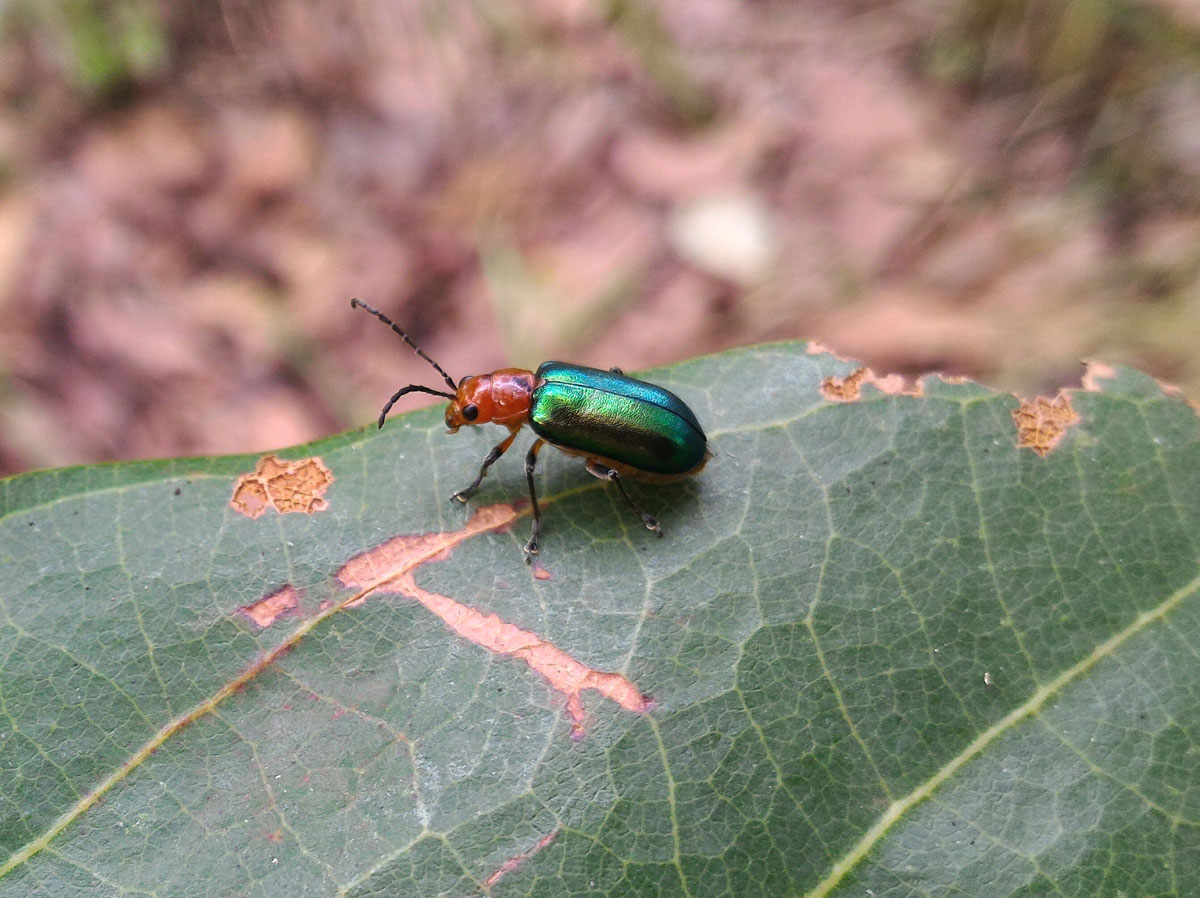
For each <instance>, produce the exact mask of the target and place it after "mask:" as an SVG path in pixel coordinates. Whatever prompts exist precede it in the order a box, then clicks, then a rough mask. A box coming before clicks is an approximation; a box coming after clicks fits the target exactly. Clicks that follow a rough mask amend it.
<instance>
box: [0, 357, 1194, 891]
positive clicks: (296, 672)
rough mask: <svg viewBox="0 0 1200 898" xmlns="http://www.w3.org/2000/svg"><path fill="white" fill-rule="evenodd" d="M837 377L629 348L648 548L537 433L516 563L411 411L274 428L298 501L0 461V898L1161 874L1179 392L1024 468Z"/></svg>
mask: <svg viewBox="0 0 1200 898" xmlns="http://www.w3.org/2000/svg"><path fill="white" fill-rule="evenodd" d="M854 368H855V366H854V365H853V364H851V363H847V362H842V361H839V360H836V359H833V358H831V357H828V356H820V355H813V354H809V353H808V352H806V350H805V349H804V347H802V346H796V345H778V346H767V347H761V348H756V349H749V350H741V351H735V352H731V353H727V354H724V355H719V356H714V357H711V358H705V359H699V360H696V361H693V362H691V363H687V364H683V365H680V366H678V367H675V368H672V369H670V370H668V371H663V372H657V373H656V374H655V375H653V378H652V379H654V380H655V381H656V382H658V383H662V384H664V385H665V386H668V387H669V388H671V389H672V390H674V391H675V392H677V393H679V394H680V395H681V396H683V397H684V398H685V399H686V400H687V401H688V402H689V404H691V405H692V407H693V408H694V409H695V410H696V412H697V414H698V416H699V417H700V420H701V421H703V422H704V423H705V426H706V428H707V429H708V432H709V436H710V439H711V443H712V447H713V449H714V450H715V453H716V455H715V457H714V459H713V461H712V462H711V463H710V464H709V466H708V468H707V469H706V470H705V471H704V472H703V473H702V474H700V475H699V476H698V477H696V478H694V479H692V480H688V481H684V482H681V483H679V484H674V485H668V486H657V487H654V486H645V487H640V486H636V485H635V486H633V487H631V490H632V491H633V492H634V495H635V498H637V499H638V500H639V501H640V502H642V503H643V504H644V505H645V506H646V507H647V508H648V509H650V510H651V511H653V512H655V513H657V514H658V515H659V516H660V519H661V521H662V524H663V527H664V529H665V531H666V537H665V538H664V539H662V540H657V539H654V538H653V536H652V535H651V534H649V533H647V532H646V530H645V529H644V528H643V527H642V526H641V523H640V522H639V521H638V520H637V519H636V518H635V517H634V516H633V515H631V514H630V513H629V511H628V509H627V508H626V507H625V506H624V505H623V503H622V502H621V500H620V497H619V496H617V495H615V493H614V491H613V490H611V489H607V488H606V487H605V485H604V484H602V483H600V482H599V481H597V480H594V479H593V478H590V477H588V476H587V475H586V473H585V472H584V471H583V470H582V466H581V465H580V464H579V462H578V460H575V459H568V458H566V457H564V456H561V455H559V454H558V453H551V452H544V453H543V454H542V458H543V465H544V469H539V470H540V473H539V475H538V476H539V486H540V490H541V495H542V499H543V513H544V522H545V530H544V539H543V546H542V557H541V563H542V565H543V566H544V575H545V576H547V577H548V579H538V578H537V577H535V576H532V575H531V570H530V568H528V567H526V565H525V564H524V563H523V560H522V554H521V546H522V544H523V542H524V539H525V537H526V533H527V528H528V507H527V506H526V505H523V504H521V500H522V499H523V496H524V491H525V489H524V476H523V473H522V471H521V465H520V457H521V452H522V450H521V448H520V447H521V446H522V445H523V444H519V446H518V448H517V449H514V450H513V451H512V452H511V453H510V456H512V457H507V458H505V459H502V460H501V461H500V462H499V463H497V464H496V466H495V467H494V468H493V469H492V473H491V474H490V476H489V477H488V478H487V480H486V481H485V483H484V487H483V489H481V491H480V492H479V493H478V494H477V496H476V497H475V498H474V499H473V500H472V503H471V506H472V507H471V508H464V507H462V506H460V505H458V504H453V503H450V502H448V501H447V497H448V496H449V495H450V494H451V493H452V492H453V491H454V490H455V489H457V488H459V487H461V486H463V485H465V484H466V483H467V482H469V481H470V479H471V478H472V477H473V476H474V474H475V472H476V470H477V466H478V464H479V463H480V461H481V460H482V458H483V456H484V454H485V453H486V451H487V449H488V448H490V447H491V445H492V443H493V441H495V440H496V439H498V437H499V435H502V432H500V431H498V429H496V428H487V429H485V428H480V429H479V431H478V432H476V431H463V432H462V433H460V434H459V435H457V436H455V437H450V436H447V435H445V434H444V433H442V427H441V426H440V420H439V419H440V414H439V412H438V411H437V410H428V411H423V412H419V413H416V414H411V415H405V416H400V417H398V418H396V419H393V420H392V421H391V422H390V423H389V425H388V426H387V427H386V428H385V429H384V430H383V431H382V432H378V433H377V432H375V431H374V430H373V429H367V430H363V431H358V432H354V433H349V434H344V435H341V436H339V437H335V438H333V439H330V440H327V441H324V442H321V443H318V444H314V445H311V446H306V447H299V448H297V449H295V450H290V451H289V452H287V453H282V454H283V455H286V456H287V457H288V458H294V459H304V458H309V457H319V458H320V459H321V461H322V462H323V463H324V465H325V466H326V467H327V468H328V469H329V470H330V471H331V472H332V473H333V476H334V478H335V480H334V481H333V482H332V484H330V485H329V487H328V490H327V492H326V493H325V500H326V501H327V502H328V507H327V508H326V509H324V510H318V511H314V512H313V513H311V514H279V513H277V512H275V511H272V510H267V511H266V512H265V513H263V514H261V515H260V516H259V517H256V518H249V517H247V516H245V515H244V514H241V513H239V512H238V511H236V510H234V509H233V508H231V507H230V498H231V496H232V495H233V490H234V483H235V480H236V479H237V477H238V475H240V474H243V473H246V472H249V471H251V470H253V469H254V467H255V465H256V463H257V462H258V459H255V458H222V459H203V460H176V461H169V462H147V463H140V464H132V465H115V466H102V467H94V468H82V469H74V470H68V471H52V472H48V473H41V474H32V475H28V476H25V477H19V478H15V479H12V480H8V481H5V482H3V483H0V563H2V565H3V577H2V578H0V610H2V612H3V617H2V619H0V870H2V875H0V896H9V895H12V896H21V898H27V896H40V895H47V896H48V895H105V896H107V895H162V896H167V895H169V896H189V895H206V896H211V895H262V896H273V895H283V896H288V898H294V896H297V895H334V894H344V895H350V896H358V895H405V896H423V898H427V896H440V895H445V896H470V895H478V894H490V895H494V896H514V895H531V896H633V895H645V896H649V895H665V896H674V895H684V896H693V898H701V896H703V898H710V896H723V895H736V896H752V895H753V896H772V898H774V896H790V895H845V896H851V895H853V896H869V895H874V896H889V898H896V896H910V895H911V896H975V898H990V896H1035V895H1056V896H1062V895H1070V896H1074V895H1079V896H1093V895H1119V894H1129V895H1158V896H1165V895H1174V896H1190V895H1196V894H1200V825H1198V823H1200V788H1198V787H1197V783H1200V750H1198V748H1197V746H1200V696H1198V692H1200V685H1198V684H1200V650H1198V648H1197V647H1198V646H1200V601H1197V590H1198V589H1200V575H1198V569H1197V534H1200V520H1198V517H1200V438H1198V437H1200V435H1198V428H1197V416H1196V414H1195V413H1194V411H1193V410H1192V409H1191V408H1190V407H1189V406H1188V405H1187V404H1186V403H1184V402H1183V401H1182V400H1180V399H1179V398H1177V397H1173V396H1169V395H1164V394H1163V392H1162V391H1161V390H1160V389H1159V387H1158V386H1157V385H1156V384H1155V383H1154V382H1153V381H1151V380H1150V379H1149V378H1146V377H1144V376H1142V375H1139V374H1136V373H1132V372H1126V371H1121V372H1116V373H1112V376H1110V377H1107V378H1106V379H1103V380H1099V379H1098V378H1095V380H1096V381H1097V382H1098V385H1099V387H1100V389H1096V390H1093V391H1083V390H1081V391H1078V392H1072V393H1071V394H1070V395H1069V402H1070V404H1071V406H1072V407H1073V410H1074V412H1075V413H1076V414H1077V415H1078V420H1076V421H1075V422H1074V423H1072V424H1070V425H1069V426H1068V427H1067V429H1066V432H1065V435H1064V436H1063V437H1062V441H1061V442H1060V443H1059V444H1058V445H1057V446H1055V447H1054V448H1052V449H1050V450H1049V451H1048V453H1047V454H1045V455H1044V456H1039V455H1037V454H1035V453H1034V452H1033V451H1031V450H1030V449H1028V448H1018V447H1017V431H1016V427H1015V424H1014V419H1013V411H1014V410H1015V409H1016V408H1017V406H1018V403H1017V401H1016V400H1015V399H1013V398H1012V397H1011V396H1007V395H1003V394H997V393H993V392H991V391H989V390H986V389H984V388H982V387H979V386H977V385H973V384H969V383H947V382H944V381H942V380H939V379H936V378H928V379H926V380H924V381H923V395H922V396H919V397H917V396H909V395H890V394H885V393H882V392H879V391H878V390H876V389H875V388H874V387H872V386H870V385H869V384H864V385H863V387H862V389H863V393H862V396H861V397H860V398H859V399H858V401H854V402H833V401H830V400H828V399H826V398H824V396H823V395H822V383H823V381H824V380H825V378H828V377H833V376H844V375H847V374H849V373H850V372H852V371H853V370H854ZM847 383H848V384H849V386H851V387H852V386H854V385H855V384H856V383H857V381H856V380H854V379H851V380H850V381H848V382H847ZM827 386H836V385H827ZM1065 401H1067V400H1064V402H1065ZM1061 407H1065V405H1064V406H1061ZM485 430H490V431H492V432H488V433H485V432H484V431H485ZM473 515H474V516H473ZM514 515H515V517H514ZM414 534H416V535H419V534H434V535H433V536H431V537H429V538H427V539H426V540H425V541H424V542H421V541H417V540H413V539H400V540H398V541H397V540H393V538H394V537H397V536H405V535H409V536H411V535H414ZM438 534H440V536H439V535H438ZM381 547H382V548H381ZM356 558H357V560H356V561H354V562H353V565H352V566H351V568H346V567H345V565H346V564H347V563H348V562H350V561H351V560H352V559H356ZM389 578H390V579H389ZM287 587H290V588H291V591H288V590H287ZM272 595H274V596H276V597H277V604H275V605H272V606H266V605H260V604H256V603H260V602H261V601H262V600H263V599H264V597H268V596H272ZM359 599H360V600H361V601H355V600H359ZM289 602H291V603H292V604H293V605H294V607H289ZM438 603H441V604H440V605H439V604H438ZM240 609H254V610H255V611H256V613H258V614H259V619H258V622H257V623H256V622H255V620H254V619H253V618H252V617H251V616H250V614H249V612H248V611H244V610H240ZM555 653H557V654H555ZM539 665H540V666H539ZM571 665H575V666H574V667H572V666H571ZM606 674H607V675H611V676H608V677H606V676H605V675H606ZM572 678H574V679H572ZM572 684H573V685H572ZM589 687H596V688H589ZM597 688H600V689H602V690H604V693H603V694H602V692H600V691H597ZM640 693H645V694H648V695H650V696H652V697H653V702H652V703H646V704H642V702H641V698H640ZM4 858H7V860H3V859H4Z"/></svg>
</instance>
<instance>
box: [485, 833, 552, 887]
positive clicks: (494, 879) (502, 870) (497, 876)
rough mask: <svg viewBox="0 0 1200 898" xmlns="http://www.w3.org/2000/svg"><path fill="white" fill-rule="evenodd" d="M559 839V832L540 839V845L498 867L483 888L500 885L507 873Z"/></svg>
mask: <svg viewBox="0 0 1200 898" xmlns="http://www.w3.org/2000/svg"><path fill="white" fill-rule="evenodd" d="M557 838H558V830H554V831H553V832H549V833H546V835H544V836H542V837H541V838H540V839H538V843H537V844H536V845H534V846H533V847H532V848H530V849H529V850H528V851H524V852H522V853H521V854H518V855H514V856H513V857H510V858H509V859H508V860H506V861H505V862H504V863H503V864H501V865H500V866H499V867H497V868H496V872H495V873H493V874H492V875H491V876H489V877H488V878H487V879H485V880H484V881H483V887H484V888H485V889H490V888H491V887H492V886H494V885H495V884H496V883H498V882H499V881H500V880H501V878H503V876H504V875H505V874H506V873H512V872H513V870H516V869H517V868H518V867H519V866H521V863H522V862H523V861H527V860H529V859H530V858H531V857H533V856H534V855H535V854H537V853H538V852H539V851H541V850H542V849H544V848H547V847H549V845H550V843H551V842H553V841H554V840H555V839H557Z"/></svg>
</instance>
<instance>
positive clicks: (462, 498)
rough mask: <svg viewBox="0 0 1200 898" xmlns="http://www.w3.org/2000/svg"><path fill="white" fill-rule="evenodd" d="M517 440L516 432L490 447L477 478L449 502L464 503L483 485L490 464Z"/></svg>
mask: <svg viewBox="0 0 1200 898" xmlns="http://www.w3.org/2000/svg"><path fill="white" fill-rule="evenodd" d="M516 438H517V434H516V431H514V432H513V433H510V434H509V435H508V436H507V437H506V438H505V439H503V440H501V441H500V442H499V443H498V444H496V445H495V446H493V447H492V451H491V452H489V453H488V454H487V458H485V459H484V460H483V464H482V465H481V466H480V468H479V476H478V477H476V478H475V480H474V482H473V483H472V484H471V485H470V486H465V487H463V488H462V489H461V490H459V491H458V492H457V493H455V494H454V495H453V496H451V497H450V498H451V500H454V499H457V500H458V501H459V502H466V501H467V500H468V499H470V498H471V496H472V495H473V494H474V493H475V490H477V489H479V484H481V483H483V478H484V477H486V476H487V469H488V468H490V467H491V466H492V463H493V462H494V461H495V460H496V459H498V458H499V457H500V456H501V455H503V454H504V453H505V452H507V451H508V447H509V446H511V445H512V442H513V440H515V439H516Z"/></svg>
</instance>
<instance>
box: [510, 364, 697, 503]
mask: <svg viewBox="0 0 1200 898" xmlns="http://www.w3.org/2000/svg"><path fill="white" fill-rule="evenodd" d="M534 376H535V384H536V386H535V387H534V390H533V396H532V397H531V401H530V408H529V425H530V427H532V428H533V430H534V432H535V433H536V434H537V435H538V436H540V437H542V438H543V439H545V440H546V441H547V442H548V443H550V444H551V445H554V446H557V447H559V448H560V449H565V450H570V451H571V454H573V455H583V456H587V457H595V458H599V459H604V460H606V461H610V462H617V463H619V464H621V465H623V466H625V467H627V468H630V469H634V470H635V471H636V472H639V473H641V472H644V473H645V474H651V475H655V474H656V475H660V476H661V479H673V478H674V477H685V476H687V475H688V474H691V473H693V472H694V471H695V470H696V469H697V468H698V467H699V466H701V465H702V464H703V463H704V462H705V461H706V459H707V457H708V440H707V438H706V437H705V436H704V430H703V429H702V428H701V427H700V422H699V421H697V420H696V416H695V414H693V412H692V410H691V409H690V408H688V407H687V405H686V403H684V401H683V400H682V399H680V398H679V397H678V396H676V395H675V394H674V393H672V392H671V391H670V390H665V389H663V388H662V387H659V386H655V385H654V384H650V383H646V382H645V381H642V380H636V379H634V378H632V377H626V376H625V375H624V374H619V373H617V372H615V371H603V370H601V369H599V368H586V367H584V366H582V365H570V364H567V363H565V362H545V363H543V364H542V365H541V366H540V367H539V368H538V369H537V372H536V373H535V375H534ZM630 473H632V472H630ZM643 479H655V480H657V479H660V478H658V477H654V478H643Z"/></svg>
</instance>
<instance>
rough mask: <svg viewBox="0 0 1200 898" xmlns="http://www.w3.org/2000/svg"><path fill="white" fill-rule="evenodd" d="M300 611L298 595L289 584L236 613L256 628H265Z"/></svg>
mask: <svg viewBox="0 0 1200 898" xmlns="http://www.w3.org/2000/svg"><path fill="white" fill-rule="evenodd" d="M299 610H300V593H298V592H296V589H295V587H293V586H292V585H291V584H287V585H285V586H282V587H280V588H279V589H277V590H275V591H274V592H272V593H268V594H267V595H265V596H263V597H262V598H261V599H259V600H258V601H257V602H251V603H250V604H249V605H246V606H245V607H242V608H239V609H238V611H239V612H240V613H241V614H244V615H245V616H246V617H248V618H250V620H252V621H253V622H254V625H255V626H256V627H262V628H264V629H265V628H267V627H269V626H271V624H273V623H275V621H277V620H279V618H281V617H290V616H291V615H293V614H296V613H298V612H299Z"/></svg>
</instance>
